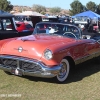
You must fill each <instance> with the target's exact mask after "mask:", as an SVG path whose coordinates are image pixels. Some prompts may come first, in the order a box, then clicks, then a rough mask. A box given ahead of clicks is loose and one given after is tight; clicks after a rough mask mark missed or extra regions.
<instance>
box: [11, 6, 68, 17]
mask: <svg viewBox="0 0 100 100" xmlns="http://www.w3.org/2000/svg"><path fill="white" fill-rule="evenodd" d="M22 11H32V7H29V6H19V5H14V7H13V10H12V11H11V13H17V12H22ZM46 13H47V14H50V8H46ZM61 14H65V15H69V11H68V10H65V9H62V11H61V12H60V14H59V15H61Z"/></svg>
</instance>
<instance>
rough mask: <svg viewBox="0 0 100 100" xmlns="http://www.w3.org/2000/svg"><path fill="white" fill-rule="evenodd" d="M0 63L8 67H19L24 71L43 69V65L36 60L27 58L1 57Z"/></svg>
mask: <svg viewBox="0 0 100 100" xmlns="http://www.w3.org/2000/svg"><path fill="white" fill-rule="evenodd" d="M0 64H1V65H3V66H4V67H7V68H17V67H19V68H20V69H23V70H24V71H30V72H31V71H32V72H35V71H41V66H40V65H39V64H37V63H35V62H34V61H32V60H31V61H30V60H26V59H23V60H22V59H20V58H17V59H14V58H10V59H9V58H4V57H3V58H0Z"/></svg>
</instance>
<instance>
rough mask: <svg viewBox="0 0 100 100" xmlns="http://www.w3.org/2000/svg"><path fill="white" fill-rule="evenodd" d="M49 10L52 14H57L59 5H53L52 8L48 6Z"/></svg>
mask: <svg viewBox="0 0 100 100" xmlns="http://www.w3.org/2000/svg"><path fill="white" fill-rule="evenodd" d="M50 12H51V13H52V14H58V13H60V12H61V8H60V7H53V8H50Z"/></svg>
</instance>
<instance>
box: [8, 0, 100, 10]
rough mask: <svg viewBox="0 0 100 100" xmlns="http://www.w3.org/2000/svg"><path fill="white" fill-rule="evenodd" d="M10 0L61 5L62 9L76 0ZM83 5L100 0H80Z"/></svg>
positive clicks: (21, 3)
mask: <svg viewBox="0 0 100 100" xmlns="http://www.w3.org/2000/svg"><path fill="white" fill-rule="evenodd" d="M7 1H10V2H11V4H12V5H19V6H30V7H32V5H33V4H39V5H42V6H45V7H60V8H62V9H67V10H68V9H70V4H71V3H72V2H73V1H74V0H7ZM79 1H80V2H81V3H82V4H83V5H86V3H87V2H89V1H92V2H95V3H96V4H100V0H79Z"/></svg>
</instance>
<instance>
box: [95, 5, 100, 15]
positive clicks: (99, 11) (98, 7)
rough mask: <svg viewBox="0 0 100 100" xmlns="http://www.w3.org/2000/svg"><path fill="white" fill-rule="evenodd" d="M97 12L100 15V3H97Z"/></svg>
mask: <svg viewBox="0 0 100 100" xmlns="http://www.w3.org/2000/svg"><path fill="white" fill-rule="evenodd" d="M96 13H97V14H99V15H100V4H99V5H97V11H96Z"/></svg>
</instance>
